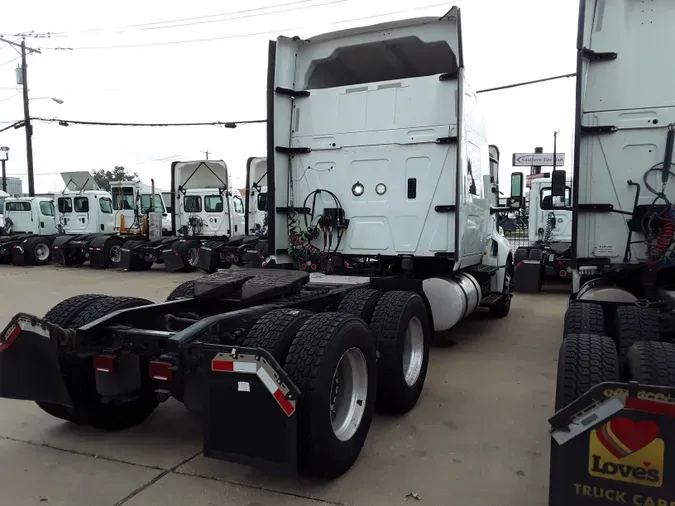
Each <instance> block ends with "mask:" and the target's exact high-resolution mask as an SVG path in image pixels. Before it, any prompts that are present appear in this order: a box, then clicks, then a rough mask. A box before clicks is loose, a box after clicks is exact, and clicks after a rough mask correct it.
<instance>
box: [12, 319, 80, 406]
mask: <svg viewBox="0 0 675 506" xmlns="http://www.w3.org/2000/svg"><path fill="white" fill-rule="evenodd" d="M57 332H58V329H55V328H54V326H53V325H51V324H48V323H46V322H44V321H43V320H40V319H39V318H36V317H34V316H31V315H27V314H23V313H19V314H17V315H16V316H15V317H14V318H12V321H11V322H10V324H9V325H8V326H7V327H5V329H4V330H3V331H2V334H0V397H5V398H9V399H22V400H29V401H41V402H51V403H54V404H61V405H63V406H71V407H72V404H73V401H72V399H71V397H70V394H69V393H68V390H67V389H66V385H65V383H64V382H63V376H62V374H61V367H60V365H59V355H58V349H57V347H58V337H57V336H56V335H55V334H56V333H57Z"/></svg>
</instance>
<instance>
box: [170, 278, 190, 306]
mask: <svg viewBox="0 0 675 506" xmlns="http://www.w3.org/2000/svg"><path fill="white" fill-rule="evenodd" d="M194 296H195V282H194V280H190V281H185V282H184V283H181V284H180V285H178V286H177V287H176V288H174V289H173V290H172V291H171V293H170V294H169V295H168V296H167V297H166V301H167V302H168V301H170V300H176V299H191V298H193V297H194Z"/></svg>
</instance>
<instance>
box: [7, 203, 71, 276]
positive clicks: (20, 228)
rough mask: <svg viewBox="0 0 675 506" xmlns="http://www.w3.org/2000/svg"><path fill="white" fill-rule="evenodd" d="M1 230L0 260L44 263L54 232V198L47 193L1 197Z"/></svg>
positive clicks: (55, 228)
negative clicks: (33, 195) (2, 205)
mask: <svg viewBox="0 0 675 506" xmlns="http://www.w3.org/2000/svg"><path fill="white" fill-rule="evenodd" d="M3 217H4V234H3V235H1V236H0V263H10V262H11V263H12V264H14V265H46V264H48V263H49V262H50V261H51V259H52V244H53V242H54V239H55V237H56V235H57V234H58V229H57V223H56V210H55V207H54V200H53V199H52V198H50V197H4V215H3Z"/></svg>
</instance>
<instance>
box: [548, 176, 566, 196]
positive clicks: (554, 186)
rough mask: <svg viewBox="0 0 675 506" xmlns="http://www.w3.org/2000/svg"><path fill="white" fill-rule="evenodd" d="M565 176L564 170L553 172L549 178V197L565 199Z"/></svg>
mask: <svg viewBox="0 0 675 506" xmlns="http://www.w3.org/2000/svg"><path fill="white" fill-rule="evenodd" d="M566 179H567V175H566V174H565V171H564V170H554V171H553V174H552V176H551V196H552V197H563V198H564V197H565V182H566Z"/></svg>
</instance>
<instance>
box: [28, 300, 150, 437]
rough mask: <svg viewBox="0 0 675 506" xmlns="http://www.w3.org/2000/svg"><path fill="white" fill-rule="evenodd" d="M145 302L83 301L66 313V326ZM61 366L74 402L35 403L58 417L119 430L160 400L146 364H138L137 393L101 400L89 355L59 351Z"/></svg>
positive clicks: (144, 415)
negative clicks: (121, 398)
mask: <svg viewBox="0 0 675 506" xmlns="http://www.w3.org/2000/svg"><path fill="white" fill-rule="evenodd" d="M64 302H66V301H64ZM146 304H152V302H151V301H149V300H146V299H139V298H134V297H108V296H103V297H99V298H97V299H95V300H93V301H91V302H84V301H83V302H82V303H81V305H80V310H79V311H75V310H73V313H74V314H70V315H69V316H68V317H67V318H68V319H69V320H70V322H69V324H68V325H67V328H78V327H81V326H82V325H86V324H87V323H90V322H93V321H94V320H97V319H99V318H101V317H103V316H106V315H108V314H110V313H112V312H114V311H117V310H119V309H125V308H131V307H138V306H143V305H146ZM54 309H56V307H55V308H54ZM64 314H65V313H64ZM61 370H62V371H63V375H64V382H65V384H66V387H67V389H68V392H69V393H70V396H71V398H72V400H73V404H74V406H73V407H72V408H70V407H65V406H60V405H54V404H49V403H38V406H40V408H42V409H43V410H44V411H46V412H47V413H49V414H51V415H52V416H55V417H57V418H61V419H63V420H66V421H70V422H73V423H76V424H78V425H90V426H92V427H94V428H97V429H105V430H121V429H126V428H128V427H132V426H134V425H137V424H139V423H141V422H142V421H143V420H145V419H146V418H147V417H148V416H150V414H152V412H153V411H154V410H155V408H157V405H158V404H159V403H158V400H157V396H156V395H155V392H154V388H153V386H152V383H151V380H150V378H149V376H148V372H147V364H145V366H142V367H141V371H140V372H141V381H142V387H141V391H140V392H139V393H138V396H137V397H135V398H134V399H130V400H128V401H125V402H121V403H120V402H117V401H116V400H113V401H110V402H102V401H101V396H100V395H99V394H98V392H97V391H96V377H95V374H94V368H93V365H92V358H91V357H89V358H80V357H76V356H72V355H62V356H61Z"/></svg>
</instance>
